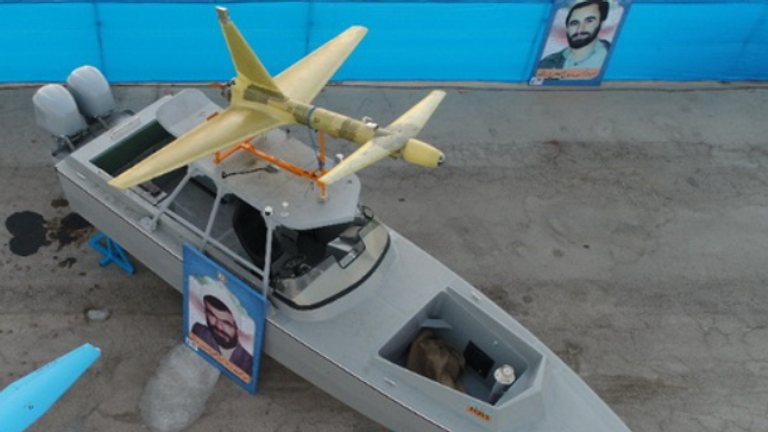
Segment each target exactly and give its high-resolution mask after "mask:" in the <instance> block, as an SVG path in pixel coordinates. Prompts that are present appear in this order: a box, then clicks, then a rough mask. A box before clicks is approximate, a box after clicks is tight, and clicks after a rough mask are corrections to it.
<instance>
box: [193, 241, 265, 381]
mask: <svg viewBox="0 0 768 432" xmlns="http://www.w3.org/2000/svg"><path fill="white" fill-rule="evenodd" d="M184 300H185V301H184V341H185V343H186V345H187V346H189V347H190V348H192V349H193V350H194V351H195V352H197V353H198V354H199V355H200V356H201V357H203V358H204V359H205V360H207V361H208V362H209V363H211V364H212V365H214V366H215V367H217V368H218V369H219V370H221V371H222V372H223V373H224V375H226V376H228V377H229V378H231V379H232V380H234V381H235V382H236V383H238V384H239V385H240V386H242V387H243V388H245V389H246V390H248V391H249V392H251V393H254V394H255V393H256V391H257V381H258V371H259V360H260V357H261V346H262V342H263V338H264V324H265V317H266V311H267V301H266V299H265V298H264V296H263V295H261V293H259V292H257V291H255V290H254V289H252V288H251V287H249V286H248V285H246V284H245V283H243V282H242V281H241V280H239V279H238V278H236V277H235V276H234V275H232V274H231V273H229V272H228V271H227V270H225V269H224V268H222V267H221V266H220V265H218V264H217V263H216V262H214V261H213V260H212V259H211V258H209V257H208V256H206V255H205V254H203V253H202V252H200V251H198V250H197V249H195V248H193V247H191V246H190V245H187V244H185V245H184Z"/></svg>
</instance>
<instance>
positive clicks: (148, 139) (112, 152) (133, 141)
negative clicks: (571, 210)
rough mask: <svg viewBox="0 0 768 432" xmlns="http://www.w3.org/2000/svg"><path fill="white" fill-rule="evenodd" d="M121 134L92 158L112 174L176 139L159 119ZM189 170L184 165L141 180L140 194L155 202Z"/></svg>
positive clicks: (130, 165) (103, 169)
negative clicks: (142, 181) (116, 140)
mask: <svg viewBox="0 0 768 432" xmlns="http://www.w3.org/2000/svg"><path fill="white" fill-rule="evenodd" d="M131 124H133V122H128V123H127V125H128V126H130V125H131ZM119 130H120V126H118V127H117V128H115V131H119ZM118 136H119V137H121V138H122V139H121V140H120V141H119V142H118V143H117V144H115V145H113V146H110V147H109V148H108V149H107V150H106V151H104V152H103V153H101V154H99V155H98V156H96V157H94V158H93V159H91V163H92V164H94V165H95V166H96V167H98V168H99V169H101V170H102V171H104V172H105V173H107V174H109V175H110V176H112V177H117V176H119V175H120V174H122V173H123V172H124V171H126V170H128V169H130V168H131V167H133V166H134V165H136V164H137V163H139V162H141V161H142V160H144V159H145V158H147V157H148V156H149V155H151V154H153V153H155V152H156V151H158V150H160V149H161V148H163V147H165V146H166V145H168V144H170V143H171V142H173V140H175V139H176V138H175V137H174V136H173V135H171V134H170V133H168V131H167V130H165V128H163V126H161V125H160V124H159V123H158V122H157V121H153V122H149V123H147V124H146V125H145V126H144V127H142V128H141V129H139V130H136V131H132V132H131V133H127V134H125V135H124V136H123V135H122V134H118V135H116V137H118ZM115 139H118V138H115ZM186 171H187V168H186V167H182V168H179V169H177V170H174V171H171V172H169V173H167V174H164V175H162V176H159V177H157V178H155V179H153V180H151V181H148V182H145V183H143V184H141V185H140V186H139V189H141V190H142V191H143V192H144V193H142V194H141V195H142V196H143V197H144V198H145V199H147V200H148V201H149V202H150V203H152V204H156V203H157V202H159V201H160V200H162V199H163V198H164V197H165V196H166V195H167V193H166V192H167V191H169V190H172V189H173V188H174V187H175V186H176V185H177V184H178V182H179V181H180V180H181V178H182V177H183V176H184V173H185V172H186Z"/></svg>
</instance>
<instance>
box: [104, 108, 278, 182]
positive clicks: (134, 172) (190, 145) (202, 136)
mask: <svg viewBox="0 0 768 432" xmlns="http://www.w3.org/2000/svg"><path fill="white" fill-rule="evenodd" d="M285 124H286V123H285V122H284V121H282V120H278V119H276V118H274V117H272V116H270V115H269V114H268V113H265V112H261V111H256V110H253V109H247V108H238V107H234V106H233V107H230V108H227V109H226V110H224V112H223V113H221V114H219V115H217V116H215V117H213V118H212V119H210V120H208V121H206V122H205V123H203V124H201V125H199V126H198V127H196V128H194V129H192V130H191V131H190V132H188V133H187V134H185V135H183V136H181V137H180V138H179V139H177V140H176V141H174V142H172V143H170V144H168V145H167V146H165V147H163V148H162V149H160V150H158V151H157V152H155V153H154V154H152V155H151V156H149V157H148V158H146V159H144V160H143V161H141V162H140V163H138V164H137V165H135V166H134V167H132V168H130V169H129V170H127V171H125V172H124V173H122V174H121V175H119V176H118V177H116V178H114V179H112V181H110V182H109V184H110V185H112V186H114V187H116V188H118V189H127V188H130V187H133V186H135V185H137V184H140V183H143V182H145V181H148V180H152V179H153V178H155V177H158V176H161V175H163V174H165V173H168V172H171V171H173V170H175V169H177V168H181V167H183V166H185V165H188V164H190V163H192V162H194V161H196V160H198V159H200V158H202V157H205V156H208V155H210V154H213V153H215V152H217V151H220V150H224V149H227V148H230V147H232V146H234V145H235V144H239V143H240V142H242V141H245V140H247V139H249V138H252V137H254V136H256V135H259V134H261V133H264V132H267V131H269V130H271V129H273V128H276V127H278V126H283V125H285Z"/></svg>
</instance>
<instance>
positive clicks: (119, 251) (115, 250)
mask: <svg viewBox="0 0 768 432" xmlns="http://www.w3.org/2000/svg"><path fill="white" fill-rule="evenodd" d="M102 240H104V241H103V242H102ZM102 243H103V244H102ZM88 244H89V245H91V247H92V248H94V249H95V250H96V252H99V253H100V254H102V255H104V258H102V259H101V261H99V265H101V266H105V265H107V264H109V263H115V265H117V266H118V267H120V268H121V269H123V270H125V271H126V272H128V273H129V274H134V273H135V272H136V269H134V268H133V264H131V260H130V259H129V258H128V255H126V254H125V251H124V250H123V248H122V247H120V245H119V244H117V242H116V241H114V240H112V239H111V238H109V237H107V236H106V235H105V234H104V233H103V232H100V233H98V234H96V235H95V236H93V237H92V238H91V239H90V240H88Z"/></svg>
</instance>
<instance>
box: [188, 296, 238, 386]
mask: <svg viewBox="0 0 768 432" xmlns="http://www.w3.org/2000/svg"><path fill="white" fill-rule="evenodd" d="M203 309H204V310H205V322H204V323H202V322H196V323H194V324H193V325H192V330H191V333H192V334H193V335H195V336H197V337H198V338H200V340H201V341H202V342H203V343H205V344H206V345H208V346H209V347H211V348H212V349H214V350H216V352H217V353H219V354H221V355H222V356H223V357H224V358H226V359H227V360H229V361H230V362H231V363H232V364H233V365H234V366H236V367H237V368H239V369H240V370H241V371H243V372H245V373H246V374H248V375H250V373H251V370H252V369H253V355H252V354H251V353H249V352H248V350H246V349H245V348H244V347H243V345H242V344H241V343H240V335H239V333H240V328H239V326H238V325H237V320H236V319H235V315H234V314H233V313H232V310H231V309H230V308H229V306H227V305H226V304H225V303H224V302H223V301H221V300H220V299H219V298H217V297H215V296H213V295H210V294H209V295H206V296H204V297H203Z"/></svg>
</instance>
